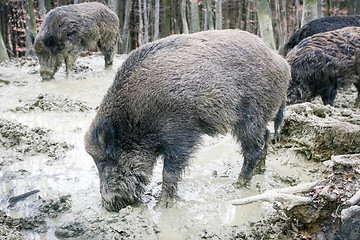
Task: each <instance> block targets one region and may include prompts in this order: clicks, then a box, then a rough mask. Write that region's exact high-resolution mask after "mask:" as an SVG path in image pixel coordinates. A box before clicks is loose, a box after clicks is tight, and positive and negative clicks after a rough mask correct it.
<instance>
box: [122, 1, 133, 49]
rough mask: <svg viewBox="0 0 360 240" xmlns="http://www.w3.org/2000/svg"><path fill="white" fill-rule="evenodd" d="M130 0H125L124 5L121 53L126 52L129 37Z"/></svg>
mask: <svg viewBox="0 0 360 240" xmlns="http://www.w3.org/2000/svg"><path fill="white" fill-rule="evenodd" d="M131 4H132V1H131V0H126V7H125V18H124V27H123V35H122V39H121V53H128V50H129V49H128V38H129V34H130V33H129V20H130V12H131Z"/></svg>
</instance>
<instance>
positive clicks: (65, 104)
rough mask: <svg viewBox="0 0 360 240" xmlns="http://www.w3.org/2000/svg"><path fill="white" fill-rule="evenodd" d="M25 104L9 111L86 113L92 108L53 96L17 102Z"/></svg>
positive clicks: (63, 97)
mask: <svg viewBox="0 0 360 240" xmlns="http://www.w3.org/2000/svg"><path fill="white" fill-rule="evenodd" d="M19 101H20V102H27V103H25V104H24V105H22V106H19V107H16V108H15V109H11V111H14V112H25V113H27V112H31V111H36V110H42V111H51V112H54V111H57V112H74V111H75V112H88V111H90V110H91V109H92V107H91V106H90V105H88V104H86V103H84V102H81V101H79V100H74V99H70V98H67V97H65V96H60V95H59V96H56V95H53V94H47V93H45V94H39V95H38V96H37V97H36V98H35V99H30V100H23V99H21V100H19Z"/></svg>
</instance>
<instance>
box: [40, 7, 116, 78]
mask: <svg viewBox="0 0 360 240" xmlns="http://www.w3.org/2000/svg"><path fill="white" fill-rule="evenodd" d="M118 30H119V19H118V17H117V16H116V14H115V13H114V12H113V11H111V10H110V9H109V8H108V7H106V6H105V5H103V4H101V3H97V2H89V3H80V4H75V5H66V6H61V7H57V8H55V9H53V10H52V11H50V12H49V13H48V14H47V15H46V17H45V19H44V22H43V23H42V25H41V27H40V30H39V33H38V34H37V36H36V38H35V43H34V50H35V52H36V55H37V57H38V59H39V63H40V75H41V77H42V78H43V80H49V79H51V78H53V77H54V74H55V73H56V71H57V70H58V68H59V67H60V66H61V64H62V63H63V61H65V65H66V72H67V73H69V71H70V70H71V68H72V66H73V64H74V63H75V61H76V58H77V57H78V55H79V54H80V52H81V51H85V50H88V49H92V48H95V47H96V46H97V47H99V49H100V51H101V52H102V53H103V55H104V58H105V67H108V66H110V65H112V62H113V57H114V47H115V44H116V42H117V40H118V37H119V33H118Z"/></svg>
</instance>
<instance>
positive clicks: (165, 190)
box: [162, 130, 199, 199]
mask: <svg viewBox="0 0 360 240" xmlns="http://www.w3.org/2000/svg"><path fill="white" fill-rule="evenodd" d="M178 133H179V134H178V135H176V133H175V135H171V136H170V137H168V138H167V139H171V140H170V141H171V142H169V141H167V145H166V146H167V147H166V148H167V149H165V151H164V153H163V156H164V167H163V186H162V198H164V199H173V198H174V197H175V198H176V197H177V188H178V182H179V181H180V179H181V175H182V174H183V172H184V170H185V167H186V166H187V162H188V159H189V158H190V154H191V153H192V152H193V150H194V147H195V145H196V142H197V140H198V139H199V136H198V135H197V134H195V135H196V136H195V135H192V134H191V132H189V131H187V130H184V131H179V132H178ZM186 133H189V134H186Z"/></svg>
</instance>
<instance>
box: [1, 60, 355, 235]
mask: <svg viewBox="0 0 360 240" xmlns="http://www.w3.org/2000/svg"><path fill="white" fill-rule="evenodd" d="M125 58H126V56H125V55H117V56H116V57H115V60H114V67H113V69H111V70H104V69H103V65H104V61H103V58H102V56H101V55H99V54H92V55H90V56H87V57H82V58H79V59H78V61H77V64H76V67H75V69H74V72H73V74H72V75H71V76H70V77H69V78H67V77H66V74H65V72H64V67H63V68H61V69H60V70H59V72H58V73H57V74H56V75H55V79H53V80H51V81H45V82H44V81H42V80H41V78H40V76H39V66H38V62H37V60H36V59H34V58H21V59H15V60H11V61H7V62H3V63H0V173H1V174H0V189H1V191H0V239H224V240H225V239H359V237H360V236H359V233H360V229H359V226H360V224H359V222H360V218H359V216H360V214H359V212H360V210H359V208H360V207H359V206H358V205H357V202H355V203H352V204H349V199H351V198H352V197H353V196H354V195H355V194H356V193H357V192H358V190H359V186H360V164H359V162H360V160H358V158H359V157H357V155H352V156H350V157H348V156H347V155H348V154H356V153H360V110H359V109H357V108H354V107H353V105H354V102H355V98H356V95H357V92H356V89H355V88H353V87H352V88H349V89H346V90H343V91H340V93H339V94H338V96H337V99H336V102H335V106H334V107H330V106H323V105H322V104H321V102H320V101H319V100H318V99H317V100H315V101H314V102H311V103H303V104H297V105H293V106H289V107H288V108H287V110H286V118H285V121H284V127H283V134H282V136H281V139H280V141H278V142H277V143H271V144H270V146H269V153H268V156H267V162H266V170H265V172H264V173H263V174H260V175H256V176H254V178H253V180H252V182H251V185H250V186H249V188H239V187H238V186H237V185H236V184H234V183H235V181H236V179H237V175H238V174H239V172H240V168H241V165H242V156H241V153H240V151H239V146H238V144H237V143H236V142H234V140H233V139H232V137H231V136H230V135H226V136H220V137H218V138H210V137H204V140H203V144H202V147H201V149H200V150H199V152H198V153H196V155H195V156H194V158H193V159H192V161H191V164H190V166H189V167H188V169H187V171H186V173H185V176H184V178H183V180H182V181H181V183H180V184H179V196H180V200H177V201H176V202H175V203H174V206H172V207H171V208H163V207H161V206H160V205H157V199H158V196H159V194H160V191H161V164H162V163H161V159H159V162H158V164H157V166H156V167H155V169H154V176H153V179H152V182H151V184H150V185H149V188H148V190H147V192H146V193H145V194H144V196H143V197H142V203H141V204H139V205H137V206H129V207H126V208H124V209H122V210H120V211H119V212H118V213H110V212H107V211H106V210H105V209H104V208H103V207H102V206H101V198H100V192H99V178H98V175H97V169H96V167H95V165H94V163H93V161H92V159H91V157H90V156H88V155H87V154H86V152H85V150H84V144H83V136H84V134H85V132H86V130H87V128H88V127H89V125H90V123H91V121H92V119H93V117H94V116H95V113H96V108H97V106H98V105H99V104H100V102H101V100H102V97H103V96H104V94H105V93H106V90H107V89H108V87H109V86H110V84H111V83H112V81H113V78H114V75H115V72H116V68H117V67H118V66H120V65H121V63H122V61H123V60H124V59H125ZM115 66H116V67H115ZM344 154H345V155H346V156H344V157H337V158H336V157H335V158H334V157H333V158H332V156H336V155H344ZM336 159H343V160H344V161H337V160H336ZM347 159H350V160H347ZM307 182H318V184H316V186H315V187H313V188H311V189H310V190H309V191H308V192H305V193H302V194H296V196H300V195H301V196H304V197H307V198H309V199H311V201H309V202H308V203H304V204H302V205H301V204H300V205H299V204H290V205H286V207H283V206H282V201H281V200H278V199H275V200H273V201H270V203H269V201H260V202H255V203H251V204H248V205H243V206H234V205H233V204H232V203H233V201H234V200H236V199H240V198H246V197H251V196H256V195H258V194H261V193H265V192H266V191H267V190H271V189H282V188H287V187H292V186H297V185H301V184H303V183H307ZM32 190H39V192H36V193H34V194H32V195H31V196H28V197H26V198H22V199H18V200H19V201H17V200H14V198H12V197H14V196H18V195H20V194H23V193H26V192H29V191H32ZM345 214H346V215H345Z"/></svg>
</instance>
